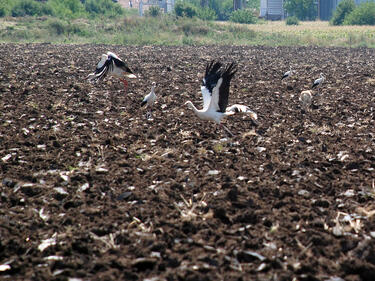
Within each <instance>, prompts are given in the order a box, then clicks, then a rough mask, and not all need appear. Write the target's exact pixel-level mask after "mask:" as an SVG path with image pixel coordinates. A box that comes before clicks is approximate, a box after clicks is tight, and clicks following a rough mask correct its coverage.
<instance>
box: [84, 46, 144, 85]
mask: <svg viewBox="0 0 375 281" xmlns="http://www.w3.org/2000/svg"><path fill="white" fill-rule="evenodd" d="M108 74H110V75H113V76H116V77H118V78H120V80H121V81H122V82H123V83H124V87H125V92H126V90H127V87H128V82H127V81H126V80H125V77H127V78H137V76H135V75H134V74H133V71H132V70H131V69H130V68H129V66H128V65H127V64H126V63H125V62H124V61H123V60H121V59H120V58H119V57H118V56H117V55H116V54H114V53H112V52H107V54H102V57H101V60H100V61H99V63H98V65H97V66H96V69H95V72H93V73H90V74H89V75H88V76H87V79H89V80H90V81H91V80H94V81H100V80H103V79H104V78H105V77H106V76H107V75H108Z"/></svg>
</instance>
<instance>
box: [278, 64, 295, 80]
mask: <svg viewBox="0 0 375 281" xmlns="http://www.w3.org/2000/svg"><path fill="white" fill-rule="evenodd" d="M293 74H294V71H293V70H292V68H291V67H289V71H287V72H285V73H284V75H283V77H282V78H281V80H284V79H287V78H289V77H290V76H292V75H293Z"/></svg>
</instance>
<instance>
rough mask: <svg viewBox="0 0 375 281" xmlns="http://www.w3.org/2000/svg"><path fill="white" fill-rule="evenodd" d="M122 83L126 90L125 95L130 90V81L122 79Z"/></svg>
mask: <svg viewBox="0 0 375 281" xmlns="http://www.w3.org/2000/svg"><path fill="white" fill-rule="evenodd" d="M121 81H122V83H124V88H125V93H126V91H127V90H128V81H126V80H125V79H121Z"/></svg>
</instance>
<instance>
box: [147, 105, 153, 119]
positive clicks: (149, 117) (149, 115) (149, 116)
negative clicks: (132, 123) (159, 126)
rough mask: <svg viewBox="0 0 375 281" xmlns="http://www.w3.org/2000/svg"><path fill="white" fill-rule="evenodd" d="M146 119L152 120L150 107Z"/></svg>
mask: <svg viewBox="0 0 375 281" xmlns="http://www.w3.org/2000/svg"><path fill="white" fill-rule="evenodd" d="M146 118H147V119H151V118H152V108H151V107H150V108H149V110H148V111H147V113H146Z"/></svg>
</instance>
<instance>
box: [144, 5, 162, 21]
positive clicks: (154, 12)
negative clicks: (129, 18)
mask: <svg viewBox="0 0 375 281" xmlns="http://www.w3.org/2000/svg"><path fill="white" fill-rule="evenodd" d="M146 15H147V16H150V17H154V18H157V17H159V16H160V15H161V11H160V7H159V6H151V7H150V8H149V9H148V10H147V12H146Z"/></svg>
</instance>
